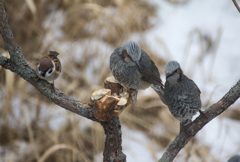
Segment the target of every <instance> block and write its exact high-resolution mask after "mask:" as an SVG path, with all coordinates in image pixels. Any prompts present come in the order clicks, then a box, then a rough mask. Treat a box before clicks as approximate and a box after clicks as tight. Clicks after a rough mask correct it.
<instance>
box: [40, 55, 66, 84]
mask: <svg viewBox="0 0 240 162" xmlns="http://www.w3.org/2000/svg"><path fill="white" fill-rule="evenodd" d="M58 55H59V53H57V52H56V51H50V54H49V55H47V56H44V57H43V58H41V59H40V60H39V62H38V63H37V68H36V72H37V75H38V77H39V78H41V79H44V80H47V81H49V82H50V81H53V84H52V86H53V87H54V80H56V79H57V78H58V76H59V75H60V73H61V71H62V68H61V62H60V60H59V59H58V58H57V56H58Z"/></svg>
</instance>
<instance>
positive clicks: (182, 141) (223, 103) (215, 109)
mask: <svg viewBox="0 0 240 162" xmlns="http://www.w3.org/2000/svg"><path fill="white" fill-rule="evenodd" d="M239 97H240V80H239V81H238V82H237V84H236V85H234V86H233V87H232V88H231V89H230V90H229V92H228V93H227V94H226V95H225V96H223V98H222V99H221V100H219V101H218V102H217V103H215V104H213V105H212V106H210V107H209V108H208V109H207V110H206V111H204V115H200V116H199V117H198V118H197V119H196V120H194V121H193V122H192V123H191V124H190V125H189V126H188V128H187V130H186V132H183V133H181V134H180V135H178V136H177V137H176V138H175V140H174V141H173V142H172V143H171V144H170V146H169V147H168V148H167V150H166V151H165V153H164V154H163V156H162V158H161V159H160V160H159V162H171V161H173V159H174V158H175V157H176V155H177V154H178V152H179V151H180V150H181V149H182V148H183V147H184V146H185V145H186V144H187V143H188V141H190V140H191V139H192V138H193V137H194V136H195V135H196V134H197V132H198V131H200V130H201V129H202V128H203V127H204V126H205V125H206V124H207V123H208V122H210V121H211V120H212V119H213V118H215V117H216V116H218V115H220V114H221V113H222V112H224V111H225V110H226V109H227V108H228V107H229V106H231V105H232V104H233V103H234V102H235V101H236V100H237V99H238V98H239Z"/></svg>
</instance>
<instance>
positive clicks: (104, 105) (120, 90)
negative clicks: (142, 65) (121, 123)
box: [91, 77, 131, 122]
mask: <svg viewBox="0 0 240 162" xmlns="http://www.w3.org/2000/svg"><path fill="white" fill-rule="evenodd" d="M104 88H105V89H100V90H97V91H94V92H93V93H92V95H91V102H92V104H93V116H94V117H95V118H97V119H99V120H100V121H104V122H108V121H109V120H111V119H112V117H113V116H119V115H120V114H121V112H122V111H123V110H124V108H126V107H127V106H128V105H129V102H131V101H130V100H131V95H130V94H129V92H127V89H125V88H124V87H122V86H121V85H120V84H119V83H118V82H117V81H116V80H115V79H114V78H113V77H108V78H107V79H106V80H105V81H104Z"/></svg>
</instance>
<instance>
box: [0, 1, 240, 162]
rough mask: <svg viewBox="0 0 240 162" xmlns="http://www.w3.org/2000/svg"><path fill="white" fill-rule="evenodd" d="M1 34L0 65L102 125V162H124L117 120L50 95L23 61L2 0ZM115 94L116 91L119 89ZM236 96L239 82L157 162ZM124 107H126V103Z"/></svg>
mask: <svg viewBox="0 0 240 162" xmlns="http://www.w3.org/2000/svg"><path fill="white" fill-rule="evenodd" d="M0 33H1V35H2V37H3V39H4V42H5V45H6V47H7V49H8V52H9V54H10V59H8V58H6V57H4V56H1V55H0V65H1V66H2V67H4V68H5V69H9V70H11V71H12V72H14V73H17V74H18V75H19V76H20V77H22V78H23V79H25V80H26V81H28V82H29V83H30V84H32V85H33V86H34V87H35V88H36V89H37V90H38V91H39V92H40V93H42V94H43V95H44V96H45V97H47V98H48V99H49V100H51V101H52V102H54V103H55V104H57V105H59V106H61V107H63V108H64V109H66V110H69V111H71V112H73V113H76V114H78V115H81V116H83V117H85V118H88V119H91V120H93V121H96V122H99V123H100V124H101V125H102V126H103V128H104V132H105V134H106V141H105V148H104V152H103V161H104V162H105V161H106V162H109V161H110V162H125V161H126V155H124V154H123V153H122V132H121V124H120V121H119V117H115V116H114V117H112V118H111V119H110V121H108V122H103V121H101V120H99V119H97V118H95V116H94V115H93V112H94V109H93V106H92V105H91V104H88V103H83V102H81V101H78V100H75V99H73V98H71V97H68V96H67V95H66V94H64V93H63V92H62V91H60V90H58V89H56V88H54V91H53V92H52V90H51V88H52V86H51V84H50V83H48V82H47V81H45V80H42V79H39V78H38V76H37V75H36V72H35V70H33V69H32V68H31V67H30V66H29V64H28V63H27V61H26V60H25V59H24V57H23V55H22V53H21V51H20V48H19V47H18V45H17V44H16V42H15V39H14V36H13V34H12V31H11V29H10V27H9V24H8V19H7V14H6V12H5V9H4V6H3V3H2V0H0ZM119 87H121V86H119ZM115 91H116V92H117V91H118V90H115ZM130 97H131V98H132V101H133V103H135V102H136V97H137V92H131V93H130ZM239 97H240V80H239V81H238V82H237V84H236V85H235V86H234V87H232V88H231V89H230V91H229V92H228V93H227V94H226V95H225V96H224V97H223V98H222V99H221V100H220V101H218V102H217V103H215V104H213V105H212V106H210V107H209V108H208V109H207V110H206V111H204V114H203V115H200V116H199V117H198V118H197V119H196V120H195V121H193V122H192V123H191V124H190V125H189V126H188V128H187V130H186V132H182V133H181V134H180V135H178V136H177V137H176V139H175V140H174V141H173V142H172V143H171V144H170V146H169V147H168V148H167V150H166V151H165V153H164V154H163V156H162V158H161V159H160V160H159V162H170V161H173V160H174V158H175V157H176V155H177V154H178V152H179V151H180V150H181V149H182V148H183V147H184V146H185V145H186V144H187V143H188V142H189V140H191V139H192V138H193V137H194V136H195V135H196V133H197V132H198V131H199V130H201V129H202V128H203V127H204V126H205V125H206V124H207V123H208V122H210V121H211V120H212V119H213V118H215V117H216V116H218V115H219V114H221V113H222V112H223V111H225V110H226V109H227V108H228V107H229V106H231V105H232V104H233V103H234V102H235V101H236V100H237V99H238V98H239ZM126 105H128V103H127V104H126ZM126 105H124V106H122V107H121V110H119V111H120V112H119V113H118V114H117V115H119V114H120V113H121V111H122V110H123V109H124V108H125V106H126ZM111 110H112V109H111ZM117 110H118V109H117Z"/></svg>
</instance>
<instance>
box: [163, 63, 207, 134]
mask: <svg viewBox="0 0 240 162" xmlns="http://www.w3.org/2000/svg"><path fill="white" fill-rule="evenodd" d="M165 73H166V82H165V91H164V97H165V101H166V104H167V106H168V108H169V110H170V112H171V114H172V115H173V116H174V117H175V118H176V119H178V120H179V121H180V133H181V132H182V131H184V128H185V126H186V125H188V124H189V123H190V122H191V119H192V116H193V115H195V114H196V113H197V111H200V108H201V99H200V94H201V91H200V90H199V88H198V86H197V85H196V84H195V83H194V81H192V80H191V79H189V78H188V77H187V76H186V75H184V74H183V71H182V69H181V67H180V65H179V63H178V62H176V61H170V62H168V63H167V65H166V66H165ZM200 113H202V112H201V111H200Z"/></svg>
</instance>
